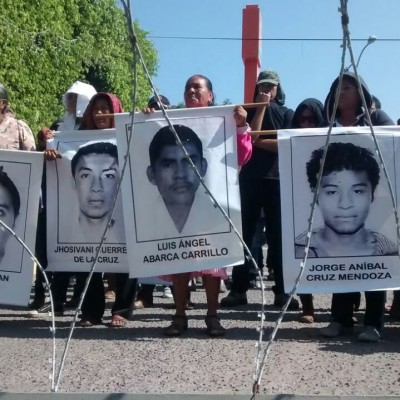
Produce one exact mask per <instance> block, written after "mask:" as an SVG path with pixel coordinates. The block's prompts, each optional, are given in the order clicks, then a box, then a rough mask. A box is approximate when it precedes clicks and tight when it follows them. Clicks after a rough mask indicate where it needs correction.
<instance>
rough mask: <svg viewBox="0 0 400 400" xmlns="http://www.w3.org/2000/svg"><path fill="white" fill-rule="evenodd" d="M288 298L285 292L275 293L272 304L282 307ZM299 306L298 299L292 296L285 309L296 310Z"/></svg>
mask: <svg viewBox="0 0 400 400" xmlns="http://www.w3.org/2000/svg"><path fill="white" fill-rule="evenodd" d="M288 298H289V295H288V294H286V293H282V294H276V295H275V298H274V306H275V307H280V308H282V307H283V306H284V305H285V304H286V302H287V300H288ZM299 308H300V304H299V301H298V300H297V299H295V298H294V297H292V300H290V303H289V306H288V308H287V309H288V310H289V311H297V310H298V309H299Z"/></svg>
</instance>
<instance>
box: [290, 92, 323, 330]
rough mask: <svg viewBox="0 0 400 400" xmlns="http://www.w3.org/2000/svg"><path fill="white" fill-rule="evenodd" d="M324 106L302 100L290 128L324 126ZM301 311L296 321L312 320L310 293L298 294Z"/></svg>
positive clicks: (312, 101) (311, 298) (306, 321)
mask: <svg viewBox="0 0 400 400" xmlns="http://www.w3.org/2000/svg"><path fill="white" fill-rule="evenodd" d="M323 112H324V106H323V105H322V103H321V102H320V101H319V100H317V99H313V98H308V99H305V100H303V101H302V102H301V103H300V104H299V105H298V106H297V108H296V110H295V112H294V115H293V120H292V129H312V128H319V127H322V126H324V117H323ZM299 297H300V301H301V306H302V313H301V315H300V316H299V319H298V321H299V322H301V323H305V324H312V323H313V322H314V303H313V296H312V294H300V295H299Z"/></svg>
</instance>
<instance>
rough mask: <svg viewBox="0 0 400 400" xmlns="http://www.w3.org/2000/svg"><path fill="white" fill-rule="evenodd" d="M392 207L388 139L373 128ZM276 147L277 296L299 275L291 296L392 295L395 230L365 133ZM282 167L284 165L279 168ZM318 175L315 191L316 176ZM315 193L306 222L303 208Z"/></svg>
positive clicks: (300, 133)
mask: <svg viewBox="0 0 400 400" xmlns="http://www.w3.org/2000/svg"><path fill="white" fill-rule="evenodd" d="M376 130H377V133H376V141H377V144H378V146H379V149H380V152H381V154H382V157H383V160H384V163H385V166H386V170H387V174H388V177H389V180H390V183H391V186H392V188H393V191H394V193H393V194H394V196H395V199H396V197H397V196H396V187H397V185H398V182H397V180H398V176H399V174H398V171H397V170H396V169H397V164H398V162H397V161H396V147H395V141H394V138H395V134H396V131H395V129H394V127H393V129H387V128H376ZM279 140H280V142H279V146H278V147H279V152H280V153H279V157H281V154H282V157H283V160H282V161H281V160H280V165H279V166H280V173H281V192H282V193H281V203H282V210H285V212H282V239H283V245H284V248H285V249H287V251H285V252H284V253H283V263H284V280H285V289H287V290H290V289H291V287H293V284H294V281H295V279H296V276H297V274H298V273H299V270H300V263H301V261H302V260H303V258H304V256H305V252H306V248H307V243H308V240H309V248H308V253H307V261H306V265H305V270H304V274H303V277H302V279H301V281H300V285H299V288H298V291H299V293H318V292H328V293H329V292H330V293H332V292H333V293H335V292H344V291H359V290H371V289H383V288H393V287H395V286H396V285H397V286H398V285H399V284H400V269H399V268H398V267H397V265H398V245H397V229H396V222H395V218H394V212H393V210H394V208H393V202H392V197H391V194H390V189H389V183H388V181H387V179H386V176H385V173H384V170H383V168H382V165H381V162H380V159H379V156H378V153H377V149H376V146H375V142H374V139H373V137H372V135H371V134H370V132H369V131H368V128H366V127H354V128H334V129H333V130H332V136H331V138H330V142H329V145H328V147H327V151H326V156H325V160H324V151H325V148H326V129H324V128H320V129H311V130H306V129H304V130H291V131H282V133H281V135H280V139H279ZM284 160H285V162H284ZM323 160H324V167H323V170H322V174H321V177H320V186H319V189H318V191H317V185H318V175H319V171H320V167H321V165H322V162H323ZM316 193H317V197H316V202H315V208H314V212H313V215H312V227H311V230H310V233H308V228H309V222H310V221H309V218H310V217H311V205H312V203H313V200H314V196H315V194H316Z"/></svg>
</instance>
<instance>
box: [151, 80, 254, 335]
mask: <svg viewBox="0 0 400 400" xmlns="http://www.w3.org/2000/svg"><path fill="white" fill-rule="evenodd" d="M184 100H185V105H186V107H188V108H194V107H209V106H213V105H214V93H213V87H212V83H211V81H210V80H209V79H208V78H206V77H205V76H203V75H193V76H191V77H190V78H189V79H188V80H187V81H186V85H185V90H184ZM246 115H247V113H246V111H245V110H244V108H243V107H241V106H237V107H235V109H234V117H235V120H236V125H237V143H238V162H239V165H243V164H244V163H246V162H247V161H248V159H249V158H250V156H251V152H252V146H251V138H250V135H248V134H247V131H248V129H249V127H248V125H247V124H246ZM183 130H185V131H186V129H184V128H183ZM190 135H192V136H193V134H192V133H190ZM202 160H203V159H202V156H201V155H200V152H199V157H198V160H195V162H194V163H195V164H196V165H197V166H198V168H199V172H200V174H205V172H206V165H205V164H204V163H203V162H202ZM154 178H155V177H154ZM197 187H198V183H197V184H196V185H195V184H193V185H191V190H190V191H189V190H186V189H185V190H183V189H182V193H183V192H185V194H184V196H183V195H181V194H180V193H179V191H180V190H177V193H176V196H174V197H177V198H179V197H182V198H183V197H185V198H186V201H185V203H186V207H185V210H186V211H185V213H187V212H188V211H190V208H191V207H189V203H190V204H191V203H192V202H193V201H194V200H193V198H194V193H195V192H196V189H197ZM189 192H190V193H191V194H189ZM171 200H172V199H171ZM176 200H177V199H176ZM174 202H175V201H173V202H172V203H174ZM170 208H171V212H172V211H173V208H172V207H170ZM175 211H176V210H175ZM175 211H173V213H174V214H175ZM175 217H176V218H175ZM173 218H175V219H174V224H175V226H176V229H178V230H179V229H184V225H185V218H181V217H180V216H179V213H177V214H176V215H175V216H174V217H173ZM197 276H202V278H203V284H204V287H205V289H206V296H207V316H206V319H205V322H206V326H207V334H208V335H209V336H211V337H216V336H223V335H224V334H225V329H224V328H223V327H222V325H221V323H220V321H219V318H218V317H217V307H218V294H219V288H220V281H221V278H222V279H226V278H227V273H226V270H225V268H221V269H213V270H206V271H199V272H194V273H180V274H175V275H172V277H164V279H167V280H171V279H172V282H173V288H174V298H175V305H176V313H175V315H174V316H173V318H172V324H171V325H170V326H168V327H167V328H166V329H165V330H164V333H165V335H167V336H181V335H182V334H183V333H184V332H185V331H186V330H187V327H188V321H187V316H186V311H185V310H186V303H187V299H188V297H189V296H188V291H189V286H188V284H189V281H190V279H191V278H193V277H197Z"/></svg>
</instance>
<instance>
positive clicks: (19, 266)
mask: <svg viewBox="0 0 400 400" xmlns="http://www.w3.org/2000/svg"><path fill="white" fill-rule="evenodd" d="M42 171H43V154H42V153H35V152H30V151H10V150H0V219H1V220H2V221H3V223H5V224H6V225H7V226H8V227H9V228H11V229H12V230H13V231H14V232H15V234H16V235H17V236H18V237H19V238H20V239H21V240H22V241H23V242H24V243H25V244H26V246H27V247H28V248H29V249H30V250H31V251H32V253H33V254H35V239H36V226H37V216H38V210H39V197H40V185H41V181H42ZM32 273H33V260H32V259H31V256H30V255H29V253H28V252H27V251H26V250H25V249H24V248H23V246H22V245H21V243H19V242H18V240H17V239H16V238H15V237H13V236H12V234H11V233H10V232H9V231H8V230H7V229H6V228H4V227H3V226H0V304H8V305H19V306H26V305H28V302H29V297H30V293H31V285H32ZM37 273H40V272H37Z"/></svg>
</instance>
